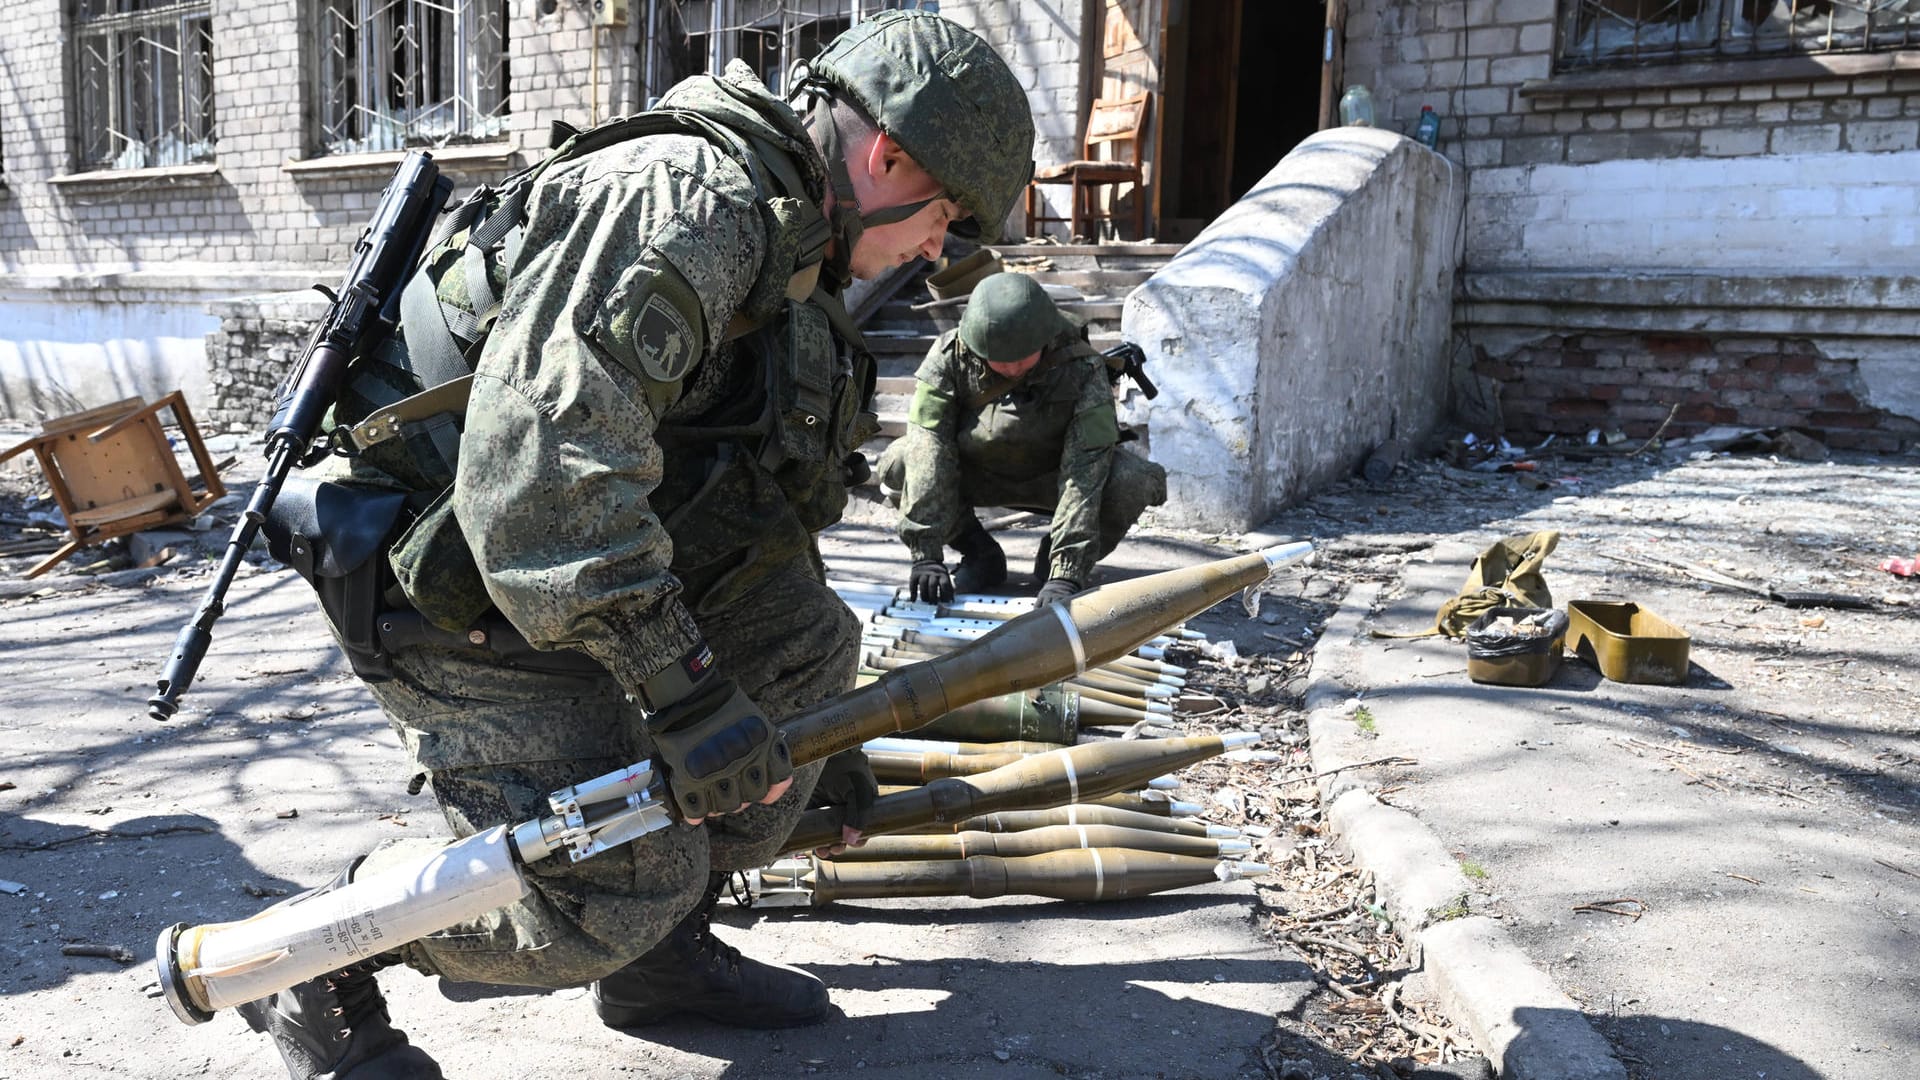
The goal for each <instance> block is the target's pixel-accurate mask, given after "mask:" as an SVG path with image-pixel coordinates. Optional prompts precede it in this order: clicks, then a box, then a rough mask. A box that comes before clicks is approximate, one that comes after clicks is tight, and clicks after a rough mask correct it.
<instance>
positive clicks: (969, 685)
mask: <svg viewBox="0 0 1920 1080" xmlns="http://www.w3.org/2000/svg"><path fill="white" fill-rule="evenodd" d="M1311 551H1312V547H1311V545H1308V544H1286V545H1282V546H1279V547H1274V548H1269V549H1266V550H1264V551H1260V552H1255V553H1253V554H1250V555H1240V556H1236V557H1234V558H1230V559H1221V560H1218V561H1216V562H1210V563H1203V564H1201V565H1199V566H1191V567H1186V568H1184V569H1180V570H1169V571H1166V572H1164V573H1159V574H1152V575H1149V576H1147V577H1142V578H1135V579H1134V580H1131V581H1122V582H1114V583H1112V584H1109V585H1103V586H1101V587H1099V588H1095V589H1089V590H1088V591H1086V592H1083V593H1080V594H1078V595H1076V596H1073V597H1069V598H1068V599H1066V600H1064V601H1062V602H1060V603H1058V604H1052V605H1048V606H1047V607H1045V608H1041V609H1037V610H1034V611H1029V612H1027V613H1025V614H1022V615H1019V616H1017V617H1015V618H1012V619H1009V620H1007V621H1006V622H1004V623H1001V624H999V626H998V627H997V628H996V629H994V630H991V631H989V632H988V633H986V634H985V635H983V636H981V637H980V638H979V639H978V640H974V641H969V642H963V643H961V644H962V647H960V648H956V649H954V650H953V651H952V652H950V653H946V654H943V655H941V656H936V657H933V658H930V659H928V660H926V661H925V662H922V663H917V664H912V665H910V666H908V667H905V668H901V669H899V670H896V671H890V672H887V673H886V674H884V675H882V676H881V677H880V678H878V679H876V680H875V681H874V682H872V683H870V684H868V685H866V686H862V687H859V688H856V689H854V690H850V691H848V692H847V693H845V694H841V695H840V696H838V697H835V698H832V699H830V700H828V701H826V702H823V703H822V704H820V705H817V706H814V707H813V708H810V709H806V710H803V711H802V712H799V713H797V714H795V715H793V716H791V717H788V718H786V719H785V720H783V721H782V722H781V724H780V730H781V732H782V733H783V735H784V736H785V737H786V741H787V747H788V750H789V752H790V754H791V756H792V758H793V761H794V763H795V764H797V765H798V764H806V763H807V762H810V761H820V760H824V759H825V758H828V757H831V756H832V755H834V754H836V753H838V752H840V751H842V750H849V749H852V748H854V747H856V746H859V745H860V744H861V743H863V742H865V741H866V740H868V739H871V738H876V737H879V736H883V735H890V734H893V733H895V732H902V731H912V730H914V729H916V728H919V727H923V726H925V725H926V724H927V723H928V722H930V721H932V720H933V719H935V718H936V717H939V716H942V715H944V714H946V713H948V712H951V711H953V710H954V709H956V708H959V707H961V706H963V705H966V704H969V703H971V702H975V701H979V700H981V699H983V698H989V697H995V696H999V695H1002V694H1014V693H1019V692H1021V691H1025V690H1032V689H1036V688H1039V687H1042V686H1046V685H1047V684H1049V683H1054V682H1058V681H1060V680H1061V679H1064V678H1068V677H1070V676H1073V675H1076V674H1078V673H1080V672H1083V671H1085V670H1087V668H1088V667H1089V666H1092V665H1097V664H1101V663H1104V662H1105V661H1108V660H1111V659H1113V658H1115V657H1118V656H1121V655H1123V654H1125V653H1127V652H1130V651H1132V649H1133V648H1134V646H1136V645H1138V644H1139V643H1140V642H1142V641H1146V640H1148V639H1150V638H1152V637H1153V636H1155V635H1156V634H1159V633H1161V632H1162V631H1163V630H1165V629H1167V628H1169V627H1172V626H1176V625H1178V624H1179V623H1180V622H1181V621H1183V620H1185V619H1187V618H1189V617H1191V616H1193V615H1196V614H1199V613H1200V612H1202V611H1205V610H1206V609H1207V608H1209V607H1212V606H1213V605H1214V604H1216V603H1219V602H1220V601H1222V600H1225V599H1227V598H1228V597H1230V596H1232V595H1234V594H1235V593H1237V592H1239V591H1240V590H1242V589H1246V588H1251V587H1254V586H1258V585H1260V584H1262V583H1263V582H1265V581H1266V579H1267V577H1268V575H1269V574H1271V573H1273V572H1274V571H1275V570H1276V569H1278V568H1279V567H1280V566H1283V565H1285V564H1286V563H1289V562H1292V561H1294V560H1296V559H1299V558H1301V557H1303V556H1305V555H1307V554H1309V553H1310V552H1311ZM1246 741H1251V737H1249V738H1248V740H1246ZM1195 743H1211V744H1213V745H1208V746H1198V745H1189V746H1186V749H1187V750H1188V751H1190V752H1192V753H1194V754H1195V756H1193V757H1190V758H1186V759H1184V760H1175V758H1177V757H1178V751H1177V750H1176V752H1175V753H1173V754H1170V755H1168V756H1167V757H1164V758H1159V759H1156V760H1153V761H1152V762H1150V763H1141V767H1142V768H1143V769H1144V771H1143V772H1141V773H1139V774H1138V776H1137V777H1134V776H1130V777H1128V781H1129V782H1131V781H1133V780H1136V779H1145V778H1147V777H1150V776H1153V775H1156V774H1158V773H1162V772H1165V771H1167V770H1168V769H1171V768H1177V767H1179V766H1180V765H1183V764H1186V763H1187V762H1189V761H1197V760H1200V759H1201V758H1205V757H1209V756H1211V755H1213V754H1216V753H1219V752H1221V751H1222V750H1226V749H1231V748H1232V746H1231V745H1228V744H1226V743H1225V742H1224V741H1222V740H1219V739H1208V740H1189V739H1155V740H1142V741H1139V742H1136V743H1129V744H1119V743H1099V744H1094V745H1090V746H1081V747H1074V748H1072V749H1070V750H1066V751H1058V752H1056V753H1059V754H1073V753H1078V752H1080V751H1107V750H1108V748H1109V747H1112V746H1117V745H1132V746H1142V747H1148V746H1163V747H1167V748H1170V749H1171V748H1177V747H1181V746H1182V744H1195ZM1232 745H1239V743H1235V744H1232ZM1035 762H1047V763H1050V764H1047V765H1040V766H1036V765H1035V764H1034V763H1035ZM1003 769H1004V770H1009V771H1012V772H1013V774H1014V775H1016V776H1017V777H1031V778H1032V779H1033V780H1035V781H1036V782H1037V783H1040V784H1054V783H1056V782H1060V783H1064V785H1065V787H1066V788H1068V789H1076V790H1077V789H1079V788H1081V787H1082V769H1081V767H1080V765H1079V764H1078V763H1077V762H1076V763H1074V764H1073V765H1072V766H1071V767H1069V766H1068V765H1066V764H1063V763H1061V762H1060V761H1059V759H1058V758H1057V757H1056V756H1055V754H1042V755H1038V756H1036V757H1033V758H1029V759H1027V760H1026V761H1022V762H1018V763H1016V764H1013V765H1008V766H1004V767H1003ZM1035 769H1037V770H1038V771H1034V772H1027V771H1025V770H1035ZM1121 771H1128V772H1131V769H1128V770H1121ZM994 775H996V773H985V774H982V775H981V776H978V777H971V778H968V779H966V780H960V779H951V780H939V781H935V782H934V783H933V784H931V785H929V786H928V787H927V788H925V789H922V790H923V792H929V793H932V794H931V795H930V796H928V795H915V796H912V797H913V798H931V799H932V800H933V801H932V805H931V807H930V811H931V812H930V814H929V815H928V816H927V817H925V818H923V819H922V820H927V821H931V820H956V819H958V818H961V817H969V816H972V815H973V814H975V813H988V812H992V811H994V810H997V809H1001V808H1003V807H1013V806H1024V805H1032V802H1034V801H1038V802H1041V803H1042V804H1043V805H1047V804H1049V803H1048V802H1047V799H1039V800H1030V801H1027V802H1024V803H1023V802H1022V801H1021V800H1019V799H1018V798H1015V797H1009V798H1008V799H1007V800H1006V802H1005V803H1004V804H1002V803H995V804H991V805H988V804H983V803H982V801H981V800H979V799H978V798H977V797H976V796H977V795H978V794H979V791H978V788H977V786H976V785H978V784H979V783H980V782H981V781H982V780H984V778H985V777H989V776H994ZM1017 782H1018V780H1017V779H1016V783H1017ZM664 785H665V777H664V776H660V775H658V774H656V772H655V771H654V769H653V767H652V765H651V763H649V762H639V763H636V764H633V765H629V766H627V767H625V768H622V769H618V770H615V771H614V772H611V773H608V774H606V775H605V776H600V777H595V778H593V779H591V780H586V781H584V782H582V783H580V784H577V785H575V786H573V787H570V788H566V789H563V790H561V791H557V792H554V793H553V794H552V795H551V796H549V797H548V803H549V805H550V807H551V809H552V813H550V814H545V815H542V816H540V817H537V818H534V819H532V820H529V821H524V822H521V823H520V824H518V825H513V826H506V825H502V826H497V827H495V828H492V829H488V830H486V831H484V832H481V833H479V834H477V835H475V836H471V837H468V838H466V839H465V840H461V841H457V842H455V843H452V844H449V845H447V846H446V847H445V848H441V849H439V850H437V851H435V852H433V853H432V854H431V855H428V856H423V857H422V858H420V859H418V860H415V861H412V862H406V863H401V864H399V865H395V866H391V867H388V868H386V869H384V870H382V871H381V872H379V873H375V874H370V875H368V876H366V877H364V878H359V879H356V880H354V881H352V882H350V883H348V884H347V885H344V886H342V887H340V888H338V889H334V890H332V891H330V892H327V893H325V894H322V895H320V896H316V897H309V898H307V899H306V900H305V901H304V902H293V901H288V902H285V903H282V904H278V905H275V906H273V907H271V908H268V909H267V910H265V911H262V912H260V913H258V914H256V915H254V916H253V917H251V918H248V919H243V920H240V921H238V922H229V923H209V924H202V925H199V926H188V925H187V924H185V923H179V924H175V925H173V926H170V927H168V928H167V929H165V930H163V931H161V933H160V937H159V940H158V941H157V942H156V948H155V957H154V961H155V966H156V968H157V969H158V975H159V983H160V988H161V992H162V993H163V994H165V995H166V998H167V1004H168V1005H169V1006H170V1007H171V1008H172V1009H173V1011H174V1014H175V1015H176V1016H178V1017H179V1018H180V1019H181V1020H183V1021H185V1022H187V1023H200V1022H203V1021H205V1020H208V1019H211V1018H212V1016H213V1013H214V1011H215V1010H217V1009H221V1008H224V1007H226V1006H229V1005H238V1004H241V1003H243V1002H247V1001H253V1000H257V999H259V998H262V997H265V996H267V995H269V994H272V993H275V992H276V991H280V990H284V989H286V988H287V987H290V986H294V985H296V984H298V983H302V982H305V981H307V980H308V979H312V978H315V977H317V976H319V975H323V974H325V973H326V972H328V971H332V970H337V969H338V968H339V967H341V966H343V963H351V962H353V961H354V960H357V959H361V958H363V957H364V956H365V955H367V954H371V953H375V952H384V951H388V950H391V949H394V948H398V947H399V946H401V945H404V944H406V943H407V942H409V941H415V940H418V939H419V938H422V937H425V936H426V935H428V934H430V933H433V932H434V931H436V930H441V929H444V928H446V927H449V926H453V925H455V924H458V923H461V922H464V921H466V920H468V919H474V918H478V917H480V916H481V915H484V914H486V913H487V912H489V911H493V910H496V909H498V908H501V907H503V906H506V905H508V904H511V903H513V902H514V901H516V900H517V899H518V898H519V897H520V896H521V895H522V894H523V893H524V891H525V888H526V883H525V878H524V876H523V873H524V872H523V870H522V867H524V866H525V865H527V864H529V863H532V862H536V861H538V860H540V859H544V858H548V857H551V856H553V855H556V854H558V853H562V852H564V853H565V855H566V857H567V858H570V859H573V860H576V861H578V860H580V859H584V858H588V857H591V856H592V855H594V854H597V853H599V852H601V851H604V850H606V849H608V848H611V847H614V846H617V845H619V844H624V843H627V842H630V841H632V840H634V839H636V838H638V837H640V836H644V835H646V834H647V833H649V832H653V831H654V830H656V829H664V828H671V827H676V823H675V821H674V819H673V818H672V816H671V814H670V813H669V810H668V807H669V805H670V800H669V799H668V797H667V795H666V791H665V788H664ZM1126 786H1127V783H1126V782H1123V783H1119V784H1116V785H1114V786H1111V787H1102V788H1101V789H1100V790H1102V791H1117V790H1121V789H1123V788H1125V787H1126ZM1073 797H1075V796H1073V795H1072V794H1070V793H1069V794H1068V797H1067V798H1059V797H1054V796H1048V798H1049V799H1051V801H1052V802H1053V803H1058V802H1064V801H1070V800H1071V799H1072V798H1073ZM899 798H906V797H905V796H901V797H899ZM809 817H812V815H809ZM816 820H818V822H819V824H821V825H824V826H826V827H827V828H828V829H829V830H830V831H828V832H827V833H825V834H824V835H821V836H819V837H813V838H809V839H806V840H804V842H794V843H792V844H791V846H790V847H789V850H798V849H802V848H813V847H818V846H822V845H824V844H827V843H831V842H835V841H837V840H838V839H839V836H840V830H839V822H838V820H837V819H834V820H820V819H816ZM874 831H878V830H874ZM797 836H798V834H797V833H796V837H797ZM1162 857H1166V858H1172V857H1174V856H1162Z"/></svg>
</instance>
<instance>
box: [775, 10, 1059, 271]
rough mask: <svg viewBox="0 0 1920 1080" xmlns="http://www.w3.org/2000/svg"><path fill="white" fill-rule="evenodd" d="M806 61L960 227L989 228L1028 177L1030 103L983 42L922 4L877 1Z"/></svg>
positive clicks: (983, 235)
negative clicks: (907, 160) (953, 208)
mask: <svg viewBox="0 0 1920 1080" xmlns="http://www.w3.org/2000/svg"><path fill="white" fill-rule="evenodd" d="M811 66H812V70H813V73H814V75H815V76H816V77H818V78H819V79H821V80H822V81H824V82H826V83H827V84H829V85H831V86H833V87H835V88H837V89H839V90H840V91H841V92H843V93H844V94H845V95H846V96H847V97H849V98H851V99H852V100H853V101H854V102H855V103H856V104H858V105H859V106H860V107H861V108H862V109H863V110H865V111H866V113H867V115H868V116H870V117H872V118H873V121H874V123H876V124H877V125H879V127H880V130H881V131H884V132H886V133H887V134H888V135H890V136H892V137H893V140H894V141H895V142H897V143H899V144H900V146H901V148H902V149H904V150H905V151H906V152H907V153H908V154H910V155H912V157H913V160H914V161H916V162H918V163H919V164H920V166H921V167H922V168H924V169H926V170H927V172H929V173H931V174H932V175H933V178H934V179H936V180H938V181H940V183H941V184H942V185H943V186H944V187H945V188H946V189H947V193H948V194H949V195H951V196H952V197H953V198H954V200H955V201H957V202H959V203H960V205H961V206H963V207H964V208H966V210H967V212H968V213H970V214H972V215H973V220H974V223H975V224H974V228H972V229H968V230H967V231H966V232H965V233H962V235H971V234H973V233H974V232H975V231H976V230H977V233H978V237H979V239H980V240H981V241H982V242H983V243H984V242H991V241H993V240H994V239H996V238H997V237H998V236H999V232H1000V225H1001V223H1002V222H1004V221H1005V220H1006V218H1007V215H1008V213H1010V212H1011V211H1012V210H1013V204H1014V201H1015V200H1016V199H1018V198H1019V197H1020V193H1021V191H1022V190H1023V189H1024V188H1025V187H1026V186H1027V181H1028V180H1030V179H1032V178H1033V110H1032V109H1031V108H1029V107H1028V105H1027V95H1026V91H1024V90H1022V89H1021V88H1020V81H1019V80H1018V79H1016V78H1014V75H1013V71H1012V69H1010V68H1008V67H1007V62H1006V61H1005V60H1002V59H1001V58H1000V54H998V53H996V52H994V51H993V47H992V46H991V45H988V44H987V43H986V42H985V41H983V40H981V39H980V37H979V36H978V35H977V34H974V33H973V32H972V31H970V30H967V29H966V28H964V27H962V26H960V25H959V24H957V23H954V22H952V21H950V20H948V19H944V18H942V17H940V16H939V15H936V14H934V13H932V12H930V11H887V12H882V13H881V14H879V15H876V16H874V17H873V18H871V19H868V20H866V21H864V22H862V23H860V24H859V25H858V26H855V27H854V28H853V29H851V30H848V31H847V32H846V33H844V34H841V35H840V36H839V37H836V38H834V39H833V41H832V42H831V43H830V44H828V46H827V47H826V49H825V51H823V52H821V54H820V55H819V56H817V57H815V58H814V59H813V62H812V65H811Z"/></svg>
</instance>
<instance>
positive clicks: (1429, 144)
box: [1413, 105, 1440, 150]
mask: <svg viewBox="0 0 1920 1080" xmlns="http://www.w3.org/2000/svg"><path fill="white" fill-rule="evenodd" d="M1413 138H1414V141H1415V142H1417V143H1419V144H1420V145H1421V146H1424V147H1426V148H1428V149H1429V150H1431V149H1432V148H1433V145H1434V144H1435V143H1437V142H1439V141H1440V114H1439V113H1437V112H1434V111H1433V106H1431V105H1422V106H1420V123H1419V125H1418V126H1416V127H1415V128H1414V129H1413Z"/></svg>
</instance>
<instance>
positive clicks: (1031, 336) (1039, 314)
mask: <svg viewBox="0 0 1920 1080" xmlns="http://www.w3.org/2000/svg"><path fill="white" fill-rule="evenodd" d="M1072 329H1074V326H1073V324H1072V323H1070V322H1068V321H1067V317H1066V316H1065V315H1062V314H1060V309H1059V308H1056V307H1054V306H1053V298H1052V297H1050V296H1048V295H1047V290H1045V289H1043V288H1041V287H1040V283H1039V282H1038V281H1035V280H1034V279H1033V278H1032V277H1031V276H1029V275H1027V274H1011V273H1008V274H994V275H992V276H990V277H987V278H983V279H982V280H981V282H980V284H978V285H975V286H974V287H973V293H972V294H971V295H969V296H968V297H967V310H966V311H965V312H964V313H963V314H961V316H960V343H961V344H962V345H965V346H966V347H967V351H968V352H971V353H973V354H974V355H975V356H978V357H980V358H981V359H983V360H986V361H987V362H988V363H993V364H1012V363H1017V362H1018V361H1020V360H1024V359H1026V358H1027V357H1029V356H1032V355H1033V354H1034V353H1037V352H1039V351H1040V350H1042V349H1044V348H1046V347H1047V345H1048V343H1050V342H1052V341H1053V339H1054V338H1056V337H1059V336H1060V335H1061V334H1062V333H1064V332H1066V331H1068V330H1072Z"/></svg>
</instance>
